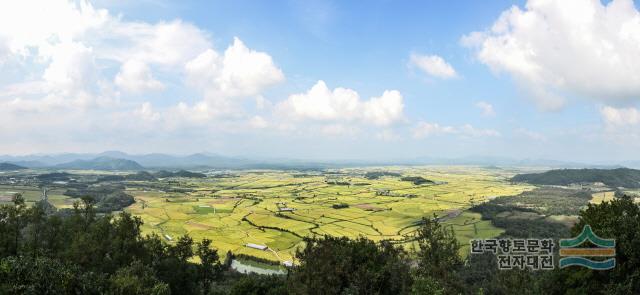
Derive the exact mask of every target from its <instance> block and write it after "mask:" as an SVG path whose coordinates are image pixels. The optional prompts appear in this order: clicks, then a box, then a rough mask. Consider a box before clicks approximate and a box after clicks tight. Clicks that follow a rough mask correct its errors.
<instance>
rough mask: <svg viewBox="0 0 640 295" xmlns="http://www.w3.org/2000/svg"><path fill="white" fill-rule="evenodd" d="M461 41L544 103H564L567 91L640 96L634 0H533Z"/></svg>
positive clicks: (639, 19)
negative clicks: (602, 1) (606, 1)
mask: <svg viewBox="0 0 640 295" xmlns="http://www.w3.org/2000/svg"><path fill="white" fill-rule="evenodd" d="M461 41H462V43H463V44H464V45H466V46H469V47H472V48H475V49H476V56H477V58H478V60H479V61H480V62H482V63H484V64H486V65H487V66H489V67H490V68H491V69H492V70H494V71H495V72H505V73H507V74H509V75H511V76H512V77H513V78H514V79H515V80H516V81H517V82H518V83H519V84H520V85H522V86H523V87H524V89H526V90H528V91H529V92H530V94H531V96H532V97H533V98H534V99H535V101H536V102H537V103H538V105H539V106H540V107H541V108H543V109H547V110H557V109H559V108H561V107H562V106H564V105H565V102H566V98H565V96H566V95H577V96H584V97H589V98H592V99H600V100H622V99H637V98H639V97H640V73H639V72H638V71H637V69H638V67H640V13H639V12H638V10H637V9H636V8H635V6H634V3H633V1H631V0H613V1H610V2H608V3H607V4H606V5H605V4H602V3H601V2H600V1H599V0H575V1H552V0H529V1H528V2H527V3H526V5H525V7H524V8H520V7H517V6H513V7H511V8H510V9H508V10H506V11H504V12H503V13H502V14H501V15H500V17H499V18H498V19H497V20H496V21H495V22H494V24H493V26H492V27H491V28H490V29H488V30H486V31H480V32H473V33H470V34H468V35H466V36H464V37H463V38H462V40H461Z"/></svg>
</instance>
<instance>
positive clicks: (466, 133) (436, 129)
mask: <svg viewBox="0 0 640 295" xmlns="http://www.w3.org/2000/svg"><path fill="white" fill-rule="evenodd" d="M447 134H453V135H457V136H460V137H497V136H500V132H498V131H496V130H493V129H478V128H476V127H473V126H472V125H470V124H465V125H462V126H458V127H454V126H442V125H440V124H438V123H429V122H418V125H417V126H416V127H415V128H414V129H413V137H414V138H417V139H420V138H425V137H430V136H437V135H447Z"/></svg>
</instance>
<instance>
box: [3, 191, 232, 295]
mask: <svg viewBox="0 0 640 295" xmlns="http://www.w3.org/2000/svg"><path fill="white" fill-rule="evenodd" d="M94 204H95V202H94V200H93V199H92V198H90V197H84V198H82V204H76V205H75V209H74V210H73V211H72V213H71V214H70V215H68V216H58V215H46V214H44V212H43V211H42V210H41V209H40V208H39V207H37V206H34V207H32V208H27V207H26V206H24V200H23V199H22V198H21V196H17V197H16V199H15V202H14V205H11V206H8V205H5V206H0V294H4V293H22V294H105V293H106V294H169V291H171V292H172V293H173V294H208V293H209V291H210V289H211V288H210V286H211V285H212V282H213V281H215V280H218V279H219V278H220V277H221V275H220V273H221V272H222V271H223V268H222V266H221V264H220V263H219V262H218V254H217V252H216V251H215V250H213V249H212V248H211V247H210V246H211V242H210V241H208V240H204V241H202V242H200V243H197V244H195V245H194V243H193V240H191V238H189V237H186V236H185V237H182V238H180V239H179V240H178V241H177V243H176V244H175V245H169V244H166V243H164V242H163V241H162V240H161V239H160V238H159V237H158V236H155V235H154V236H147V237H142V235H141V232H140V226H141V225H142V221H141V220H140V219H139V218H138V217H134V216H131V215H130V214H128V213H121V214H119V215H118V216H111V215H97V214H96V212H95V210H94V207H93V206H94ZM194 249H196V250H195V252H194ZM195 255H197V256H198V258H199V259H200V261H201V262H202V263H200V264H195V263H193V262H191V261H190V259H192V257H194V256H195ZM47 292H49V293H47Z"/></svg>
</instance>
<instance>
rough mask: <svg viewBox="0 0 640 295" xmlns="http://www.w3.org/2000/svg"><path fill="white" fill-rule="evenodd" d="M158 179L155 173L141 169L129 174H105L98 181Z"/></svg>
mask: <svg viewBox="0 0 640 295" xmlns="http://www.w3.org/2000/svg"><path fill="white" fill-rule="evenodd" d="M156 180H158V179H157V178H156V177H155V176H153V174H151V173H149V172H146V171H140V172H137V173H134V174H127V175H105V176H101V177H99V178H98V182H104V181H156Z"/></svg>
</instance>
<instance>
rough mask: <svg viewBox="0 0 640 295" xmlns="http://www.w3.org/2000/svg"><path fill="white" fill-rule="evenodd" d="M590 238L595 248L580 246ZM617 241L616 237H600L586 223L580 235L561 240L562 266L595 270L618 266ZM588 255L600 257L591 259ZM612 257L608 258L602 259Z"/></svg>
mask: <svg viewBox="0 0 640 295" xmlns="http://www.w3.org/2000/svg"><path fill="white" fill-rule="evenodd" d="M587 240H589V242H591V244H593V245H594V246H595V247H594V248H579V247H578V246H580V245H582V244H583V243H584V242H585V241H587ZM615 256H616V241H615V240H614V239H603V238H600V237H598V236H597V235H596V234H595V233H593V231H592V230H591V226H589V225H585V226H584V227H583V228H582V232H581V233H580V235H578V236H577V237H575V238H573V239H561V240H560V257H562V258H561V259H560V261H559V263H560V268H565V267H568V266H572V265H576V266H584V267H587V268H590V269H595V270H607V269H612V268H614V267H615V266H616V258H615ZM587 257H598V258H600V259H596V260H594V259H591V258H587ZM606 257H610V258H608V259H602V258H606Z"/></svg>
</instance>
